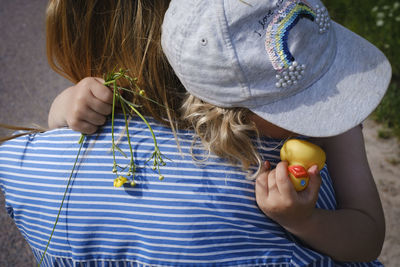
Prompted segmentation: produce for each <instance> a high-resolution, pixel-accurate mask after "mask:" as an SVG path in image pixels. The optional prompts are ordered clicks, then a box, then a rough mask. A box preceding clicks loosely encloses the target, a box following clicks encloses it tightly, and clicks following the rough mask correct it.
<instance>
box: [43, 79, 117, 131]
mask: <svg viewBox="0 0 400 267" xmlns="http://www.w3.org/2000/svg"><path fill="white" fill-rule="evenodd" d="M103 83H104V81H103V80H102V79H100V78H92V77H88V78H84V79H83V80H81V81H80V82H79V83H77V84H76V85H74V86H71V87H69V88H67V89H65V90H64V91H63V92H61V94H59V95H58V96H57V97H56V98H55V99H54V101H53V103H52V105H51V107H50V111H49V117H48V124H49V128H51V129H53V128H57V127H63V126H68V127H70V128H71V129H73V130H75V131H79V132H82V133H84V134H91V133H94V132H95V131H96V130H97V129H98V127H99V126H101V125H103V124H104V123H105V121H106V118H107V115H109V114H110V113H111V107H112V98H113V94H112V91H111V90H110V89H109V88H107V87H106V86H104V85H103Z"/></svg>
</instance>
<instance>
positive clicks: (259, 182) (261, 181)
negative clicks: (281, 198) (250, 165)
mask: <svg viewBox="0 0 400 267" xmlns="http://www.w3.org/2000/svg"><path fill="white" fill-rule="evenodd" d="M270 168H271V165H270V163H269V162H268V161H265V162H264V164H263V165H262V166H261V169H260V172H259V173H258V175H257V179H256V188H255V189H256V201H257V203H258V204H259V206H260V208H261V209H263V207H264V204H265V201H266V199H267V198H268V176H269V173H270Z"/></svg>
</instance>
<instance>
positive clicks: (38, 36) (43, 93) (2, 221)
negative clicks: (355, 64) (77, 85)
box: [0, 0, 400, 267]
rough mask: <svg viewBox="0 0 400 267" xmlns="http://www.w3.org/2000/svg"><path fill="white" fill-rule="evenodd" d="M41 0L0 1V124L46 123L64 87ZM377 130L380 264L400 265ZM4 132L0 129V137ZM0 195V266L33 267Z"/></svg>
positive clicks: (398, 157)
mask: <svg viewBox="0 0 400 267" xmlns="http://www.w3.org/2000/svg"><path fill="white" fill-rule="evenodd" d="M46 2H47V1H46V0H13V1H5V0H0V4H1V5H0V28H1V29H2V38H1V39H2V41H1V42H0V65H1V71H0V122H1V123H9V124H16V123H17V124H19V125H29V124H30V123H32V122H34V123H38V124H40V125H44V126H45V125H46V120H47V111H48V109H49V107H50V103H51V101H52V99H53V98H54V97H55V96H56V95H57V94H58V93H59V92H60V90H62V89H64V88H66V87H67V86H68V85H69V83H68V82H67V81H65V80H64V79H63V78H61V77H60V76H58V75H56V74H55V73H54V72H52V71H51V70H50V69H49V67H48V65H47V62H46V56H45V38H44V11H45V6H46ZM378 129H379V126H378V125H376V124H375V123H374V122H372V121H370V120H368V121H367V122H366V123H365V127H364V134H365V141H366V147H367V153H368V158H369V161H370V164H371V168H372V172H373V174H374V176H375V179H376V183H377V185H378V189H379V192H380V194H381V198H382V203H383V207H384V210H385V216H386V224H387V233H386V240H385V245H384V248H383V252H382V255H381V257H380V260H381V261H382V262H383V263H384V264H385V265H386V266H388V267H396V266H399V263H400V234H399V231H400V227H398V226H397V225H396V224H397V222H400V195H399V192H400V177H399V175H398V173H399V171H400V146H399V143H398V142H397V141H396V140H394V139H388V140H383V139H378V138H377V131H378ZM6 133H7V132H6V131H4V130H2V129H0V136H4V135H5V134H6ZM3 207H4V198H3V195H2V194H1V193H0V267H8V266H10V267H20V266H21V267H25V266H35V260H34V259H33V256H32V253H31V251H30V249H29V247H28V245H27V243H26V241H25V240H24V239H23V238H22V236H21V234H20V233H19V231H18V230H17V229H16V227H15V226H14V224H13V223H12V221H11V219H10V218H9V217H8V216H7V214H6V212H5V210H4V208H3Z"/></svg>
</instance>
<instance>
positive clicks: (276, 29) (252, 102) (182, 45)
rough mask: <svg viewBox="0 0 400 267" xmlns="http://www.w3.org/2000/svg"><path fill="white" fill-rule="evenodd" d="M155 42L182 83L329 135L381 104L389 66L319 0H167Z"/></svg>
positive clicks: (226, 103) (220, 102)
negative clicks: (168, 3)
mask: <svg viewBox="0 0 400 267" xmlns="http://www.w3.org/2000/svg"><path fill="white" fill-rule="evenodd" d="M161 43H162V48H163V51H164V53H165V54H166V56H167V58H168V60H169V62H170V64H171V66H172V67H173V69H174V70H175V73H176V75H177V76H178V77H179V79H180V80H181V82H182V84H183V85H184V86H185V88H186V90H187V91H188V92H190V93H191V94H193V95H194V96H196V97H198V98H200V99H202V100H204V101H206V102H208V103H211V104H214V105H216V106H220V107H245V108H248V109H250V110H251V111H252V112H254V113H255V114H257V115H259V116H260V117H262V118H264V119H265V120H267V121H269V122H271V123H273V124H275V125H277V126H280V127H282V128H284V129H287V130H289V131H293V132H296V133H298V134H301V135H307V136H316V137H322V136H333V135H337V134H340V133H343V132H345V131H347V130H349V129H351V128H352V127H354V126H356V125H357V124H359V123H361V122H362V121H363V120H364V119H365V118H366V117H367V116H368V115H369V114H370V113H371V112H372V111H373V110H374V109H375V108H376V106H377V105H378V104H379V102H380V101H381V99H382V97H383V96H384V94H385V92H386V90H387V87H388V84H389V82H390V78H391V67H390V64H389V62H388V60H387V59H386V57H385V56H384V55H383V53H382V52H381V51H380V50H378V49H377V48H376V47H375V46H373V45H372V44H371V43H369V42H368V41H366V40H365V39H363V38H362V37H360V36H358V35H357V34H355V33H353V32H351V31H350V30H348V29H346V28H344V27H343V26H341V25H339V24H337V23H335V22H334V21H331V19H330V17H329V14H328V11H327V10H326V8H325V7H324V5H323V4H322V3H321V1H319V0H308V1H305V0H273V1H271V0H172V1H171V3H170V6H169V8H168V10H167V12H166V14H165V17H164V22H163V26H162V38H161Z"/></svg>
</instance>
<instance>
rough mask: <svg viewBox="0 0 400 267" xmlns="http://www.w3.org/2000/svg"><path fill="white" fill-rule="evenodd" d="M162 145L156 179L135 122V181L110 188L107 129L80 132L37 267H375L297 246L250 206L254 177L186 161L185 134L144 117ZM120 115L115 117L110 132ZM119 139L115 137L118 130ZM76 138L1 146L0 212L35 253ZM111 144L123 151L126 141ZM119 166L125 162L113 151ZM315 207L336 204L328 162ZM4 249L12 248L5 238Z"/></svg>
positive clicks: (215, 161) (271, 156)
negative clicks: (2, 203)
mask: <svg viewBox="0 0 400 267" xmlns="http://www.w3.org/2000/svg"><path fill="white" fill-rule="evenodd" d="M150 123H151V125H152V127H153V129H154V132H155V134H156V136H157V138H158V142H159V146H160V150H161V151H162V153H163V154H164V155H165V156H166V157H168V158H169V159H170V160H166V163H167V165H166V166H163V167H162V168H161V172H162V174H163V175H164V176H165V179H164V180H162V181H160V180H159V179H158V173H157V171H154V170H153V169H152V168H151V167H152V163H151V162H148V163H146V160H147V159H148V158H149V157H150V155H151V153H152V151H153V140H152V137H151V135H150V132H149V130H148V129H147V126H146V125H145V124H144V123H143V122H142V121H141V120H140V119H136V118H133V119H132V121H131V122H130V134H131V140H132V143H133V145H134V151H135V152H134V153H135V155H134V156H135V161H136V164H137V166H138V169H137V174H136V178H135V180H136V183H137V184H136V186H135V187H131V186H129V185H126V186H124V187H121V188H114V187H113V180H114V178H115V174H113V173H112V164H113V159H112V153H111V150H110V147H111V127H110V123H108V124H107V125H105V126H104V128H103V131H102V133H100V134H98V135H92V136H88V137H86V139H85V143H84V147H83V150H82V153H81V157H80V161H79V164H78V169H77V173H76V174H75V175H74V176H73V179H72V182H71V186H70V190H69V192H68V195H67V199H66V201H65V204H64V207H63V210H62V212H61V216H60V219H59V221H58V225H57V227H56V231H55V233H54V236H53V239H52V242H51V244H50V246H49V249H48V251H47V254H46V257H45V260H44V263H43V266H381V264H380V263H379V262H377V261H376V262H372V263H363V264H361V263H337V262H333V261H332V260H331V259H330V258H329V257H327V256H324V255H321V254H319V253H317V252H315V251H313V250H311V249H308V248H306V247H305V246H302V245H301V244H300V243H299V242H297V241H296V239H295V238H294V237H293V236H291V235H290V234H289V233H287V232H286V231H285V230H284V229H283V228H282V227H280V226H279V225H277V224H276V223H275V222H273V221H272V220H270V219H269V218H267V217H266V216H265V215H264V214H263V213H262V212H261V211H260V210H259V209H258V208H257V205H256V202H255V196H254V182H253V181H249V180H246V179H245V173H244V172H243V171H242V170H241V169H240V168H238V167H235V166H232V165H231V164H229V163H227V162H226V161H224V160H221V159H219V158H218V157H216V156H214V155H209V156H207V155H206V154H205V152H204V151H202V150H201V149H200V148H194V150H193V151H194V153H195V154H196V155H197V157H199V158H200V159H202V161H201V162H200V161H199V162H195V161H193V160H192V156H191V144H192V139H193V136H192V133H191V132H179V133H178V137H179V141H180V145H181V150H182V153H180V152H179V151H178V150H177V146H176V142H175V139H174V136H173V134H172V133H171V131H170V129H168V128H165V127H163V126H161V125H159V124H157V123H156V122H154V121H151V120H150ZM123 125H124V121H123V120H122V118H121V117H118V118H117V121H116V127H117V132H123V128H124V127H123ZM117 136H118V134H117ZM79 137H80V134H79V133H77V132H74V131H71V130H69V129H56V130H53V131H49V132H46V133H43V134H36V135H31V136H25V137H21V138H17V139H15V140H12V141H8V142H6V143H4V144H3V145H2V146H0V185H1V189H2V190H3V192H4V194H5V196H6V209H7V211H8V213H9V215H10V216H11V217H12V218H13V219H14V221H15V223H16V225H17V227H18V228H19V229H20V231H21V232H22V234H23V235H24V237H25V238H26V240H27V241H28V242H29V244H30V246H31V247H32V250H33V253H34V255H35V256H36V258H37V259H40V258H41V256H42V254H43V251H44V249H45V246H46V243H47V240H48V238H49V236H50V233H51V230H52V227H53V224H54V221H55V218H56V215H57V212H58V208H59V205H60V202H61V199H62V196H63V193H64V191H65V187H66V184H67V180H68V177H69V175H70V172H71V169H72V166H73V162H74V160H75V156H76V154H77V151H78V148H79V145H78V142H77V141H78V139H79ZM280 145H281V142H279V141H277V140H262V141H261V143H260V145H259V147H260V151H261V153H262V154H263V155H264V157H265V159H268V160H270V161H271V162H272V163H273V164H276V163H277V162H278V161H279V147H280ZM119 147H120V148H121V149H122V150H123V151H125V152H128V151H129V149H128V145H127V139H126V137H123V138H122V139H121V140H120V142H119ZM116 157H117V162H118V164H119V165H121V166H124V165H126V164H128V162H129V159H127V158H125V157H124V156H123V155H122V154H120V153H117V155H116ZM322 178H323V184H322V187H321V191H320V196H319V200H318V204H317V205H318V207H319V208H323V209H335V206H336V203H335V197H334V193H333V188H332V185H331V181H330V178H329V176H328V173H327V170H326V168H325V169H324V170H323V171H322ZM10 245H12V244H10Z"/></svg>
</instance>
